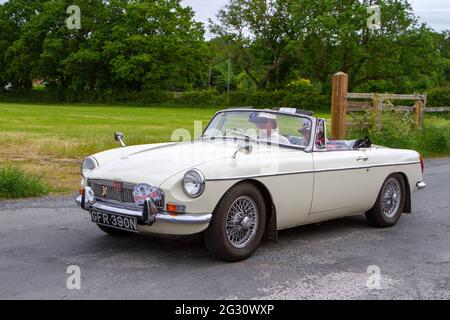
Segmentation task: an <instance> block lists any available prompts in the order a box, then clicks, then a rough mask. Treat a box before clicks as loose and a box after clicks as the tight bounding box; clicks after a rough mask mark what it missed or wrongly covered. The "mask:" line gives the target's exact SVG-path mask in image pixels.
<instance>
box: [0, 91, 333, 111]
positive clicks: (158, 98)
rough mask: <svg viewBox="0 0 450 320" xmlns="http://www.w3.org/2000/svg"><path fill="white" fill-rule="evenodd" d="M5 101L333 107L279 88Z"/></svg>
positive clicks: (62, 94)
mask: <svg viewBox="0 0 450 320" xmlns="http://www.w3.org/2000/svg"><path fill="white" fill-rule="evenodd" d="M0 101H3V102H30V103H107V104H131V105H148V106H155V105H173V106H197V107H218V108H224V107H236V106H254V107H258V108H275V107H289V108H299V109H304V110H315V111H317V110H330V108H331V99H330V97H329V96H328V95H327V96H325V95H321V94H319V93H317V92H309V93H296V92H293V91H289V90H279V91H232V92H230V94H226V93H219V92H217V91H215V90H198V91H188V92H176V93H174V92H166V91H127V90H117V91H114V90H107V91H104V92H92V91H86V92H74V91H70V90H66V91H58V90H32V91H20V92H18V91H14V92H12V91H3V92H0Z"/></svg>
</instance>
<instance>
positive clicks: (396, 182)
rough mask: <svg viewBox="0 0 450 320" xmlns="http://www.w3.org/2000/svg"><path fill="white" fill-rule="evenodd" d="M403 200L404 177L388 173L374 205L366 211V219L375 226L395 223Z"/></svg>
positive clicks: (404, 194)
mask: <svg viewBox="0 0 450 320" xmlns="http://www.w3.org/2000/svg"><path fill="white" fill-rule="evenodd" d="M405 200H406V186H405V179H404V178H403V176H402V175H401V174H398V173H396V174H393V175H390V176H389V177H388V178H387V179H386V180H385V182H384V183H383V186H382V187H381V190H380V193H379V195H378V198H377V202H376V203H375V205H374V207H373V208H372V209H370V211H368V212H367V213H366V217H367V221H368V222H369V224H370V225H371V226H374V227H377V228H387V227H392V226H394V225H396V224H397V222H398V221H399V220H400V217H401V215H402V213H403V210H404V207H405Z"/></svg>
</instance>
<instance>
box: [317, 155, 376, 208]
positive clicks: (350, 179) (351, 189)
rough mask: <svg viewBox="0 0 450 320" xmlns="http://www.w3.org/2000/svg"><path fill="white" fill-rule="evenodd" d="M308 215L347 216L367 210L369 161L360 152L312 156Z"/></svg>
mask: <svg viewBox="0 0 450 320" xmlns="http://www.w3.org/2000/svg"><path fill="white" fill-rule="evenodd" d="M313 161H314V194H313V202H312V206H311V214H312V215H315V214H324V215H331V216H334V215H337V216H339V215H347V214H353V213H357V212H361V210H366V209H367V204H368V202H369V198H370V195H369V194H368V193H367V192H366V189H367V186H368V185H370V164H369V157H368V156H367V155H366V153H365V152H364V151H361V150H348V151H325V152H314V154H313Z"/></svg>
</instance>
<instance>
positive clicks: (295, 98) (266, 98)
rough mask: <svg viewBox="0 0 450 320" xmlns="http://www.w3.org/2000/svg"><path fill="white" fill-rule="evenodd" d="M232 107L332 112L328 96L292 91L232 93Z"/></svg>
mask: <svg viewBox="0 0 450 320" xmlns="http://www.w3.org/2000/svg"><path fill="white" fill-rule="evenodd" d="M229 98H230V103H229V105H230V106H254V107H258V108H298V109H303V110H312V111H318V110H322V111H323V110H326V111H328V110H330V109H331V101H330V98H329V97H328V96H324V95H320V94H318V93H314V92H311V93H295V92H291V91H284V90H283V91H281V90H279V91H250V92H243V91H241V92H238V91H237V92H231V93H230V96H229Z"/></svg>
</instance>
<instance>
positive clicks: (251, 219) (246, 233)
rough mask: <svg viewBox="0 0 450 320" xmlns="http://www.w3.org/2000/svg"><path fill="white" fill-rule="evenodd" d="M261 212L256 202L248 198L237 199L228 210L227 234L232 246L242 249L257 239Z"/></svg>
mask: <svg viewBox="0 0 450 320" xmlns="http://www.w3.org/2000/svg"><path fill="white" fill-rule="evenodd" d="M258 223H259V212H258V206H257V205H256V203H255V201H254V200H253V199H252V198H250V197H247V196H242V197H239V198H237V199H236V200H235V201H234V202H233V203H232V204H231V206H230V208H229V209H228V213H227V218H226V233H227V238H228V240H229V241H230V243H231V245H232V246H233V247H235V248H238V249H242V248H245V247H247V246H248V245H249V244H250V243H251V242H252V241H253V239H254V238H255V236H256V232H257V230H258Z"/></svg>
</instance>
